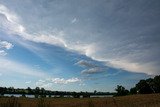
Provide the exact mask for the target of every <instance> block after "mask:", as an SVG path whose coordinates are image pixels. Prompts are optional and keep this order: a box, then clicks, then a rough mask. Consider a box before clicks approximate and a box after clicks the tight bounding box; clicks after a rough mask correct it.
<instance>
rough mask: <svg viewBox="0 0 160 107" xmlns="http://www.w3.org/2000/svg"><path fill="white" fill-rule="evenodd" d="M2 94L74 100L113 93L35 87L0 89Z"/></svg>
mask: <svg viewBox="0 0 160 107" xmlns="http://www.w3.org/2000/svg"><path fill="white" fill-rule="evenodd" d="M4 94H13V95H14V94H21V95H22V96H23V97H25V96H26V95H34V96H35V98H45V97H46V96H48V97H51V96H52V95H54V96H55V97H56V96H57V97H64V96H72V97H74V98H79V97H80V96H82V97H83V98H85V97H90V96H91V95H113V94H114V93H109V92H97V91H96V90H95V91H94V92H82V91H81V92H66V91H51V90H45V89H44V88H39V87H36V88H35V89H31V88H30V87H28V88H27V89H20V88H17V89H15V88H14V87H9V88H7V87H0V95H1V96H4Z"/></svg>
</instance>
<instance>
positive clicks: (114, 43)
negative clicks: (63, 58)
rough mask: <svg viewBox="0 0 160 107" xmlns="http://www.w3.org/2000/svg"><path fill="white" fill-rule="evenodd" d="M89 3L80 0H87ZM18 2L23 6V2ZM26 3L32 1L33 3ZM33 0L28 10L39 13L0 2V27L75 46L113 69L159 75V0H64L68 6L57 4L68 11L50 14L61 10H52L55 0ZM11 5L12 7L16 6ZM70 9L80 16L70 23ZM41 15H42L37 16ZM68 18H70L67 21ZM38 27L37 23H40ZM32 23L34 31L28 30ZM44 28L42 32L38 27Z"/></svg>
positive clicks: (38, 40) (57, 43)
mask: <svg viewBox="0 0 160 107" xmlns="http://www.w3.org/2000/svg"><path fill="white" fill-rule="evenodd" d="M64 2H65V1H64ZM88 2H89V1H86V2H84V3H86V4H90V3H88ZM20 3H21V5H20V7H21V8H23V7H24V5H27V4H25V3H23V2H20ZM28 3H31V4H29V5H34V3H35V2H28ZM36 3H37V5H34V6H33V7H34V9H30V10H36V9H37V10H39V11H41V12H39V11H32V12H35V13H34V14H31V11H30V10H28V9H26V10H25V9H24V8H23V10H21V9H19V11H21V12H19V14H18V15H16V14H15V13H14V12H11V11H10V10H9V9H8V8H7V7H6V6H4V5H0V14H1V15H0V20H1V22H2V23H1V29H2V30H3V31H5V32H9V33H12V34H15V35H19V36H21V37H23V38H25V39H27V40H30V41H33V42H40V43H47V44H51V45H58V46H61V47H63V48H65V49H68V50H74V51H77V52H79V53H81V54H84V55H86V56H87V57H90V58H92V59H94V60H97V61H103V62H105V63H106V65H107V66H111V67H114V68H117V69H123V70H127V71H132V72H141V73H146V74H153V75H154V74H159V64H160V62H159V61H160V60H159V54H160V51H159V45H160V41H159V40H160V39H159V34H160V32H159V28H160V23H159V20H158V19H159V18H160V15H159V6H158V5H157V4H160V2H159V1H152V0H151V1H148V2H146V1H145V0H142V1H138V2H135V1H129V2H120V1H118V2H117V1H114V0H113V1H111V2H107V1H97V3H95V4H94V5H88V6H86V7H85V8H83V9H80V10H79V7H77V6H73V5H71V4H72V3H70V2H65V3H66V5H65V6H64V7H63V6H62V8H61V9H63V10H66V13H62V14H59V15H57V14H54V13H57V12H58V11H60V10H59V8H58V9H57V10H56V8H55V9H52V8H54V7H55V6H57V4H56V3H54V2H53V3H51V4H50V5H52V6H51V7H52V8H51V7H48V6H46V7H45V6H44V7H43V6H41V5H42V4H41V2H38V1H37V2H36ZM78 4H79V6H83V5H84V4H83V3H78ZM43 5H45V4H43ZM144 5H145V6H144ZM8 7H10V5H9V6H8ZM12 8H13V9H14V6H12ZM15 10H16V9H15ZM22 11H25V12H22ZM72 11H74V12H72ZM24 13H25V14H24ZM50 13H53V14H50ZM70 13H75V14H74V16H75V15H77V16H79V20H81V21H79V23H78V24H72V26H68V25H67V18H68V17H71V16H69V15H71V14H70ZM46 14H48V15H47V16H46ZM72 15H73V14H72ZM41 16H45V17H44V19H41V20H39V17H41ZM19 17H21V18H22V20H20V19H21V18H19ZM28 17H31V18H28ZM53 17H54V18H53ZM144 17H145V19H144ZM72 18H73V16H72ZM72 18H69V23H70V19H72ZM27 19H29V20H27ZM64 19H65V20H64ZM21 21H22V22H23V24H24V25H23V24H22V23H21ZM25 21H26V23H25ZM34 21H37V22H35V24H34V23H32V22H34ZM72 21H73V22H75V21H74V20H72ZM28 22H30V23H28ZM57 22H58V23H57ZM39 24H43V25H39ZM27 25H28V26H27ZM35 26H37V27H35ZM39 26H40V27H41V28H38V27H39ZM48 26H49V27H50V28H49V27H48ZM33 27H34V30H32V29H33ZM55 27H56V28H57V29H58V30H57V33H55V32H53V33H52V32H51V31H52V30H53V29H54V28H55ZM42 29H43V32H45V33H42V32H40V30H42ZM59 29H63V31H62V30H59ZM27 31H30V32H32V33H29V32H27ZM61 32H63V34H62V33H61ZM83 65H84V64H83ZM85 66H86V65H85ZM90 71H94V70H93V69H91V70H90ZM62 81H63V80H62Z"/></svg>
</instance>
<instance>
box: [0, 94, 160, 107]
mask: <svg viewBox="0 0 160 107" xmlns="http://www.w3.org/2000/svg"><path fill="white" fill-rule="evenodd" d="M0 107H160V94H148V95H130V96H123V97H108V98H38V99H35V98H22V97H21V98H0Z"/></svg>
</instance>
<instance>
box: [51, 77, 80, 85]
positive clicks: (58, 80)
mask: <svg viewBox="0 0 160 107" xmlns="http://www.w3.org/2000/svg"><path fill="white" fill-rule="evenodd" d="M51 81H52V82H53V83H55V84H70V83H77V82H80V81H81V80H80V79H79V78H70V79H64V78H52V79H51Z"/></svg>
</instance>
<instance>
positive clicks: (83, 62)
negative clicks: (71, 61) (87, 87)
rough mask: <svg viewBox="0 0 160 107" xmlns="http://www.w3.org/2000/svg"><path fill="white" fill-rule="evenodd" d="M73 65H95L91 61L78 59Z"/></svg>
mask: <svg viewBox="0 0 160 107" xmlns="http://www.w3.org/2000/svg"><path fill="white" fill-rule="evenodd" d="M75 65H79V66H81V67H96V66H97V65H95V64H93V63H91V61H86V60H80V61H78V62H77V63H75Z"/></svg>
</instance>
